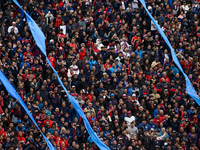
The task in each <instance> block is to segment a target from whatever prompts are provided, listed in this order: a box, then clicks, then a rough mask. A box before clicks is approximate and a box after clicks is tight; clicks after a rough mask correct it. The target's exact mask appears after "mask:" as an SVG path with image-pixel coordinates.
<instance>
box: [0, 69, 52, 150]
mask: <svg viewBox="0 0 200 150" xmlns="http://www.w3.org/2000/svg"><path fill="white" fill-rule="evenodd" d="M0 80H1V82H2V83H3V85H4V87H5V88H6V90H7V91H8V93H9V94H10V95H11V96H12V97H13V98H15V99H19V103H20V105H21V106H22V107H23V108H24V110H25V111H26V113H27V114H28V115H29V117H30V118H31V120H32V121H33V123H34V124H35V125H36V127H37V128H38V130H40V128H39V127H38V125H37V123H36V121H35V119H34V118H33V116H32V114H31V113H30V112H29V110H28V108H27V107H26V105H25V103H24V101H23V100H22V99H21V97H20V96H19V94H18V93H17V91H16V90H15V89H14V87H13V86H12V85H11V83H10V82H9V81H8V79H7V78H6V76H5V75H4V74H3V73H2V72H1V71H0ZM40 132H41V134H42V136H43V137H44V139H45V141H46V142H47V144H48V146H49V149H50V150H55V149H54V147H53V145H52V144H51V142H50V141H49V140H48V139H47V138H46V136H45V135H44V134H43V133H42V131H41V130H40Z"/></svg>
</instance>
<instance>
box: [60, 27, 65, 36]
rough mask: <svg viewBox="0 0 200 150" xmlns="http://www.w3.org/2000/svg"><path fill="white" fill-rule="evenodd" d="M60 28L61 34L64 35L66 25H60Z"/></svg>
mask: <svg viewBox="0 0 200 150" xmlns="http://www.w3.org/2000/svg"><path fill="white" fill-rule="evenodd" d="M60 29H63V34H65V35H66V25H61V26H60Z"/></svg>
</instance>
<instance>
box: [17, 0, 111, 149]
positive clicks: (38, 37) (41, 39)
mask: <svg viewBox="0 0 200 150" xmlns="http://www.w3.org/2000/svg"><path fill="white" fill-rule="evenodd" d="M13 1H14V2H15V4H16V5H17V6H18V7H19V8H20V9H22V8H21V6H20V5H19V3H18V2H17V0H13ZM24 13H25V14H26V17H27V21H28V25H29V28H30V31H31V33H32V35H33V37H34V40H35V41H36V44H37V46H38V47H39V48H40V50H41V51H42V53H43V54H44V55H45V56H46V60H47V62H48V63H49V65H50V67H51V68H52V70H53V72H54V73H55V75H56V76H57V78H58V81H59V83H60V84H61V86H62V88H63V89H64V90H65V92H66V93H67V96H68V98H69V100H70V102H71V103H72V105H73V107H74V108H75V110H76V111H77V112H78V113H79V115H80V116H81V118H82V119H83V121H84V124H85V127H86V129H87V131H88V133H89V135H90V136H91V138H92V140H93V141H94V142H95V144H96V145H97V146H98V147H99V148H100V149H101V150H109V148H108V147H107V146H106V145H105V144H104V143H103V142H102V141H101V140H100V139H99V137H98V136H97V135H96V133H95V132H94V131H93V129H92V127H91V126H90V124H89V122H88V120H87V118H86V116H85V114H84V113H83V111H82V109H81V107H80V106H79V104H78V102H77V100H76V99H74V97H73V96H71V95H70V94H69V93H68V91H67V89H66V88H65V86H64V84H63V83H62V81H61V80H60V77H59V75H58V73H57V72H56V70H55V69H54V68H53V66H52V65H51V62H50V61H49V60H48V58H47V55H46V45H45V36H44V34H43V33H42V31H41V29H40V28H39V27H38V25H37V24H36V23H35V21H34V20H33V19H32V18H31V17H30V16H29V15H28V14H27V13H26V12H24Z"/></svg>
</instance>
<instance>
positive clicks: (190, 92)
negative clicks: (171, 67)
mask: <svg viewBox="0 0 200 150" xmlns="http://www.w3.org/2000/svg"><path fill="white" fill-rule="evenodd" d="M140 2H141V3H142V5H143V7H144V9H145V10H146V12H147V13H148V15H149V17H150V18H151V20H152V21H153V23H154V25H155V26H156V28H157V30H158V31H159V33H160V35H161V36H162V38H163V39H164V40H165V42H166V44H167V45H168V46H169V48H170V51H171V54H172V58H173V60H174V63H175V64H176V65H177V67H178V68H179V70H180V71H181V72H182V74H183V75H184V77H185V80H186V92H187V94H188V95H190V96H191V97H192V98H193V99H194V100H195V101H196V103H197V104H198V105H200V98H199V96H198V95H197V93H196V91H195V89H194V87H193V86H192V83H191V82H190V80H189V78H188V76H187V75H186V74H185V73H184V71H183V69H182V67H181V65H180V63H179V60H178V58H177V57H176V54H175V52H174V49H173V48H172V46H171V44H170V42H169V40H168V38H167V37H166V36H165V33H164V32H163V31H162V29H161V28H160V26H159V24H158V23H157V22H156V21H155V19H154V18H153V16H152V15H151V13H150V12H149V11H148V9H147V8H146V4H145V1H144V0H140Z"/></svg>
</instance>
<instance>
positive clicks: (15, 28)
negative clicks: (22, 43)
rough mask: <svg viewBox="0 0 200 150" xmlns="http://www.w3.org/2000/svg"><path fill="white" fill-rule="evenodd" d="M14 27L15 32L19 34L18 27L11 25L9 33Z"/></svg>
mask: <svg viewBox="0 0 200 150" xmlns="http://www.w3.org/2000/svg"><path fill="white" fill-rule="evenodd" d="M12 28H14V33H15V34H17V33H18V32H19V31H18V28H17V27H14V26H10V27H9V28H8V33H10V32H11V29H12Z"/></svg>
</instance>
